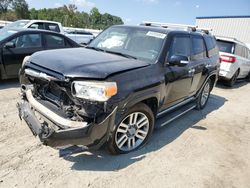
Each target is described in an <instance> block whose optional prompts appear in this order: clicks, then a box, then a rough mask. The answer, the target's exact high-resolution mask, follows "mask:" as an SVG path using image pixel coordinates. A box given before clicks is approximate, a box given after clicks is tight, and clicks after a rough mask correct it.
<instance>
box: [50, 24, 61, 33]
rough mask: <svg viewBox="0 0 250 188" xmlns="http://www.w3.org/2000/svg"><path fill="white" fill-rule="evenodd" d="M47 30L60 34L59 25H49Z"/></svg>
mask: <svg viewBox="0 0 250 188" xmlns="http://www.w3.org/2000/svg"><path fill="white" fill-rule="evenodd" d="M47 30H50V31H54V32H58V33H59V32H60V28H59V26H58V24H53V23H47Z"/></svg>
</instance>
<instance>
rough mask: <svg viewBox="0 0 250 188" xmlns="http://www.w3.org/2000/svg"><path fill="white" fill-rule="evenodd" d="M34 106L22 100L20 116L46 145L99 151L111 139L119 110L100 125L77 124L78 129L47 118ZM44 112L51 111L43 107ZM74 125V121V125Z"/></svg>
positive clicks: (114, 111) (19, 108)
mask: <svg viewBox="0 0 250 188" xmlns="http://www.w3.org/2000/svg"><path fill="white" fill-rule="evenodd" d="M32 104H33V103H32V102H30V101H29V99H22V100H21V101H20V102H19V103H17V108H18V110H19V116H20V118H21V119H22V120H24V121H25V122H26V123H27V125H28V127H29V128H30V130H31V131H32V133H33V134H34V135H35V136H38V137H39V138H40V140H41V142H42V143H43V144H44V145H47V146H51V147H60V146H65V145H82V146H85V147H88V148H89V149H98V148H99V147H101V146H102V145H103V144H104V143H105V142H106V141H107V139H108V137H109V133H110V131H111V130H112V128H113V126H114V121H115V116H116V109H117V108H115V109H114V110H113V111H112V112H111V113H110V114H109V115H108V116H107V117H106V118H105V119H104V120H103V121H102V122H101V123H99V124H95V123H89V124H88V123H87V122H77V123H78V126H77V127H76V126H75V127H74V126H71V127H64V126H63V125H61V124H59V123H58V122H57V121H58V119H56V118H51V117H52V116H51V115H50V116H49V117H48V116H46V113H44V112H41V109H38V108H36V107H35V106H33V105H32ZM42 110H49V109H46V107H45V106H43V109H42ZM61 118H62V117H61ZM67 121H70V120H67ZM74 123H75V122H74V121H72V124H74ZM81 125H82V126H81Z"/></svg>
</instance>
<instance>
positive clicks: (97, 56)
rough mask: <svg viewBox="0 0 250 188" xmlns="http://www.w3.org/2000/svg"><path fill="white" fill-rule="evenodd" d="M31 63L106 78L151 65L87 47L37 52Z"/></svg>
mask: <svg viewBox="0 0 250 188" xmlns="http://www.w3.org/2000/svg"><path fill="white" fill-rule="evenodd" d="M29 61H30V62H31V64H35V65H38V66H40V67H43V68H46V69H49V70H51V71H54V72H57V73H60V74H63V75H64V76H66V77H77V78H80V77H83V78H96V79H105V78H106V77H108V76H109V75H111V74H115V73H118V72H123V71H128V70H132V69H136V68H140V67H145V66H148V65H150V64H149V63H147V62H143V61H139V60H134V59H128V58H125V57H121V56H118V55H113V54H109V53H104V52H99V51H95V50H91V49H86V48H70V49H59V50H58V49H57V50H47V51H42V52H37V53H35V54H33V55H32V56H31V58H30V59H29Z"/></svg>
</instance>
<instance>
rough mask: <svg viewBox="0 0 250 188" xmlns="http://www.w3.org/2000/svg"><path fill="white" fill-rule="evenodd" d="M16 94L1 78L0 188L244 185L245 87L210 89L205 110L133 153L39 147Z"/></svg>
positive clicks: (249, 178)
mask: <svg viewBox="0 0 250 188" xmlns="http://www.w3.org/2000/svg"><path fill="white" fill-rule="evenodd" d="M18 91H19V89H18V84H17V81H8V82H1V83H0V187H25V188H27V187H118V186H119V187H160V186H161V187H199V188H201V187H237V188H238V187H249V185H250V115H249V114H250V97H249V93H250V84H248V85H247V84H246V83H245V82H241V83H238V84H237V85H236V87H235V88H234V89H226V88H224V87H222V86H219V87H217V88H215V90H214V91H213V94H212V96H211V98H210V100H209V103H208V106H207V107H206V109H204V110H203V111H201V112H199V111H195V110H194V111H191V112H190V113H189V114H187V115H185V116H183V117H182V118H181V119H179V120H178V121H175V122H174V123H172V124H170V125H168V126H166V127H164V128H162V129H160V130H157V131H155V133H154V134H153V137H152V139H151V140H150V143H149V144H147V145H146V147H144V148H143V149H141V150H139V151H137V152H133V153H131V154H128V155H120V156H110V155H109V154H108V153H107V152H106V151H105V150H101V151H98V152H94V153H90V152H83V153H80V154H75V155H73V156H70V157H66V158H59V157H58V151H57V150H54V149H51V148H49V147H45V146H42V145H41V144H40V143H39V141H38V139H35V138H34V137H33V135H32V134H31V132H30V131H29V129H28V128H27V127H26V125H25V124H24V123H21V122H20V120H19V118H18V116H17V110H16V107H15V104H16V102H17V100H18Z"/></svg>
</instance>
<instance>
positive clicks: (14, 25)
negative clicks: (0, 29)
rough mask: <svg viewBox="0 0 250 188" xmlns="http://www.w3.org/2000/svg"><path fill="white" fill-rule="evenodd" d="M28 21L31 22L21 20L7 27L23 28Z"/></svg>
mask: <svg viewBox="0 0 250 188" xmlns="http://www.w3.org/2000/svg"><path fill="white" fill-rule="evenodd" d="M27 23H29V21H28V20H19V21H15V22H13V23H10V24H8V25H7V26H5V28H23V27H24V26H25V25H26V24H27Z"/></svg>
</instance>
